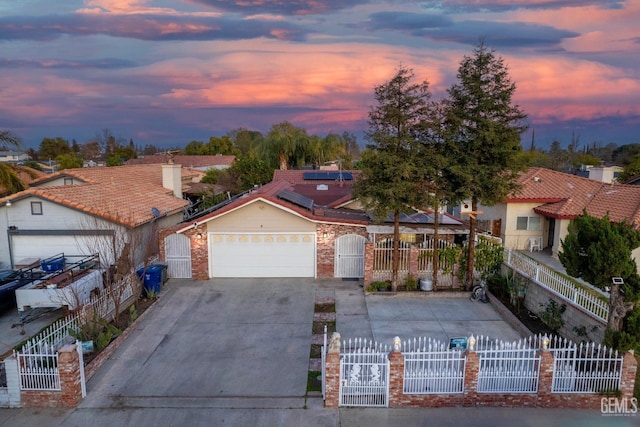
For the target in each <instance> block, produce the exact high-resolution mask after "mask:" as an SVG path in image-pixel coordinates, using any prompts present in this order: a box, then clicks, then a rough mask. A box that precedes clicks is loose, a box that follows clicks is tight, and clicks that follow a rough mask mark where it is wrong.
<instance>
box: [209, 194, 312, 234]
mask: <svg viewBox="0 0 640 427" xmlns="http://www.w3.org/2000/svg"><path fill="white" fill-rule="evenodd" d="M206 226H207V231H208V232H216V231H217V232H220V231H224V232H228V233H239V232H262V233H271V232H286V231H297V232H314V231H316V226H315V224H314V223H313V222H312V221H309V220H308V219H306V218H302V217H300V216H297V215H296V214H293V213H290V212H287V211H284V210H283V209H281V208H278V207H276V206H273V205H271V204H269V203H265V202H263V201H256V202H254V203H251V204H248V205H245V206H242V207H240V208H238V209H236V210H234V211H231V212H228V213H226V214H224V215H222V216H220V217H218V218H215V219H213V220H211V221H209V222H207V223H206Z"/></svg>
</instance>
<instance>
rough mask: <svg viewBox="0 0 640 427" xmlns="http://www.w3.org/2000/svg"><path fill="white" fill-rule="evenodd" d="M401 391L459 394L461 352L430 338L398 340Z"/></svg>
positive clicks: (464, 360)
mask: <svg viewBox="0 0 640 427" xmlns="http://www.w3.org/2000/svg"><path fill="white" fill-rule="evenodd" d="M402 355H403V356H404V380H403V385H402V390H403V392H404V393H405V394H434V393H462V392H463V391H464V369H465V363H466V360H467V358H466V356H465V352H463V351H460V350H450V349H449V346H448V345H447V344H444V343H442V342H440V341H436V340H432V339H431V338H417V339H415V338H414V339H413V340H409V341H403V342H402Z"/></svg>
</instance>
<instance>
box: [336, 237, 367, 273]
mask: <svg viewBox="0 0 640 427" xmlns="http://www.w3.org/2000/svg"><path fill="white" fill-rule="evenodd" d="M366 241H367V239H366V238H364V237H362V236H359V235H357V234H347V235H345V236H340V237H338V238H337V239H336V249H335V254H336V255H335V277H342V278H358V279H360V278H363V277H364V244H365V242H366Z"/></svg>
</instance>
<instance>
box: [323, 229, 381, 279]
mask: <svg viewBox="0 0 640 427" xmlns="http://www.w3.org/2000/svg"><path fill="white" fill-rule="evenodd" d="M316 233H317V235H318V240H317V253H316V262H317V276H318V278H322V279H324V278H332V277H334V271H335V259H336V251H335V248H336V239H337V238H338V237H340V236H346V235H347V234H357V235H359V236H362V237H364V238H368V236H369V234H368V233H367V230H366V228H365V227H355V226H346V225H335V224H318V225H317V227H316ZM325 233H326V236H327V237H324V236H325ZM365 271H366V268H365Z"/></svg>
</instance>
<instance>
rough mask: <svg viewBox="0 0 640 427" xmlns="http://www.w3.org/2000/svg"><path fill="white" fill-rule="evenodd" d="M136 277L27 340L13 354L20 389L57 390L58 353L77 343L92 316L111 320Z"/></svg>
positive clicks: (135, 285) (124, 281) (58, 380)
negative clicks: (67, 345)
mask: <svg viewBox="0 0 640 427" xmlns="http://www.w3.org/2000/svg"><path fill="white" fill-rule="evenodd" d="M136 280H138V279H137V277H136V276H135V275H130V276H127V277H125V278H124V279H123V280H122V281H120V282H119V283H118V284H116V285H114V286H113V287H111V288H109V289H106V290H103V294H102V295H101V296H100V297H98V298H96V299H93V300H91V301H90V302H89V303H88V304H86V305H84V306H82V307H80V308H79V309H78V310H77V312H75V313H72V314H70V315H68V316H66V317H64V318H62V319H60V320H57V321H56V322H54V323H52V324H51V325H50V326H48V327H47V328H46V329H44V330H43V331H42V332H40V333H39V334H38V335H36V336H34V337H33V338H31V339H29V340H27V341H26V342H25V343H24V344H23V345H22V347H21V348H20V350H14V352H13V355H14V356H15V358H16V360H17V361H18V374H19V376H20V388H21V390H60V374H59V371H58V350H59V349H60V348H61V347H62V346H64V345H65V344H71V343H73V342H75V341H76V338H75V336H74V335H75V334H76V333H77V332H78V331H79V330H80V327H81V325H83V324H84V323H86V322H87V321H89V320H91V319H92V318H93V316H94V314H95V315H96V316H98V317H100V318H102V319H107V320H112V319H113V318H114V317H115V315H116V313H115V309H116V298H119V301H120V303H123V302H125V301H126V300H128V299H129V298H131V297H132V296H133V295H134V292H135V291H136V289H137V284H136Z"/></svg>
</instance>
